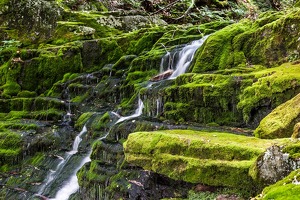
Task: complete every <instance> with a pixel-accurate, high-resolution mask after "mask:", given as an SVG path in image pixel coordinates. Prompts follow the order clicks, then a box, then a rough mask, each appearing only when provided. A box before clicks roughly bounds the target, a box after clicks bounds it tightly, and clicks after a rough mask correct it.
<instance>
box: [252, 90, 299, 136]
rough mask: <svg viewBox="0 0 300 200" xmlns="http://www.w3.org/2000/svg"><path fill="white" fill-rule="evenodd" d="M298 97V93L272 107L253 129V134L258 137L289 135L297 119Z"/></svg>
mask: <svg viewBox="0 0 300 200" xmlns="http://www.w3.org/2000/svg"><path fill="white" fill-rule="evenodd" d="M299 98H300V95H299V94H298V95H297V96H295V97H294V98H293V99H291V100H289V101H287V102H286V103H284V104H282V105H280V106H278V107H277V108H276V109H274V110H273V111H272V112H271V113H270V114H269V115H268V116H266V117H265V118H264V119H263V120H262V121H261V122H260V124H259V126H258V127H257V128H256V130H255V131H254V134H255V136H256V137H259V138H278V137H290V136H291V135H292V133H293V127H294V125H295V123H296V122H298V121H299ZM287 113H288V114H287Z"/></svg>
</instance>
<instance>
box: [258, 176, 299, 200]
mask: <svg viewBox="0 0 300 200" xmlns="http://www.w3.org/2000/svg"><path fill="white" fill-rule="evenodd" d="M299 176H300V172H299V170H295V171H293V172H291V173H290V175H288V176H287V177H285V178H284V179H282V180H280V181H278V182H277V183H275V184H273V185H270V186H268V187H266V188H265V189H264V190H263V191H262V193H261V194H260V195H258V196H257V197H256V198H255V199H257V200H271V199H276V200H294V199H299V198H300V195H299V192H298V191H299V188H300V186H299Z"/></svg>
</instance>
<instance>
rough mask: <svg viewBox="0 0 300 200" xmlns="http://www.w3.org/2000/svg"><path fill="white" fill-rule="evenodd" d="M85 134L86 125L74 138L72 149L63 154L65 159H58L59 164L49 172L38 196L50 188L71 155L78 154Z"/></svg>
mask: <svg viewBox="0 0 300 200" xmlns="http://www.w3.org/2000/svg"><path fill="white" fill-rule="evenodd" d="M86 132H87V128H86V125H84V126H83V128H82V130H81V131H80V133H79V134H78V135H77V136H76V138H75V140H74V142H73V149H72V150H71V151H69V152H67V153H66V154H65V158H63V157H59V159H60V162H59V163H58V164H57V166H56V168H55V170H50V172H49V174H48V175H47V178H46V180H47V181H46V182H45V183H44V184H42V186H41V188H40V189H39V191H38V194H39V195H40V194H42V193H43V192H45V190H46V189H47V188H49V187H51V185H52V183H53V181H54V180H55V179H56V177H57V176H58V175H59V174H60V173H61V172H62V170H63V168H64V166H65V165H66V164H67V163H68V161H69V160H70V158H71V157H72V155H74V154H76V153H77V152H78V147H79V144H80V142H81V141H82V139H81V136H82V135H83V134H85V133H86Z"/></svg>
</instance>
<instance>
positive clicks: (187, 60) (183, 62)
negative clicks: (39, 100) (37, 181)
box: [37, 36, 208, 200]
mask: <svg viewBox="0 0 300 200" xmlns="http://www.w3.org/2000/svg"><path fill="white" fill-rule="evenodd" d="M207 37H208V36H205V37H203V38H202V39H200V40H196V41H194V42H192V43H191V44H189V45H186V46H185V47H183V48H182V49H181V50H178V49H177V50H176V51H174V52H171V53H170V52H167V54H166V55H165V56H163V58H162V60H161V70H162V69H163V68H164V66H163V65H164V63H166V62H167V70H169V69H172V70H174V72H173V74H172V75H171V76H170V77H169V79H174V78H176V77H177V76H179V75H181V74H183V73H185V71H186V70H187V69H188V67H189V66H190V64H191V62H192V59H193V57H194V54H195V52H196V50H197V49H198V48H199V47H200V46H201V45H202V44H203V43H204V41H205V40H206V38H207ZM152 84H153V83H149V84H148V85H147V88H149V87H151V86H152ZM161 104H162V102H161V101H159V100H157V107H161ZM143 108H144V103H143V101H142V100H141V98H140V95H139V96H138V107H137V109H136V110H135V112H134V113H133V114H132V115H129V116H120V115H118V114H117V113H115V112H111V113H112V114H114V115H116V116H118V117H119V119H118V120H117V121H116V122H115V123H114V124H113V125H112V126H114V125H115V124H118V123H121V122H123V121H126V120H130V119H133V118H136V117H139V116H140V115H142V113H143ZM157 110H158V109H157ZM69 113H71V111H68V114H67V115H70V114H69ZM157 115H158V113H157ZM68 120H70V118H68ZM86 132H87V128H86V126H84V127H83V129H82V131H81V132H80V133H79V134H78V135H77V136H76V138H75V140H74V142H73V148H72V150H71V151H69V152H67V153H66V154H65V158H63V157H59V159H60V160H61V161H60V162H59V163H58V165H57V166H56V168H55V169H54V170H51V171H50V173H49V174H48V176H47V178H46V180H47V181H46V182H45V183H44V184H43V185H42V186H41V187H40V190H39V191H38V195H43V193H45V191H47V189H48V188H50V187H51V185H52V184H53V182H54V181H55V179H57V178H58V177H59V175H60V174H63V173H64V167H65V166H66V164H67V163H68V162H69V160H70V158H71V157H72V156H73V155H75V154H76V153H77V152H78V147H79V145H80V143H81V141H82V136H83V134H85V133H86ZM109 132H110V131H108V132H107V133H106V135H105V136H103V137H102V138H99V139H98V140H103V139H105V138H106V137H107V135H108V134H109ZM91 153H92V149H90V150H89V152H88V153H87V154H86V155H85V156H84V157H83V158H81V161H80V163H79V165H78V166H77V167H76V168H75V169H74V170H73V171H72V172H71V173H70V176H69V178H68V179H67V181H64V182H63V184H62V186H60V188H59V190H58V191H57V192H56V194H55V197H54V198H51V199H52V200H67V199H69V198H70V196H71V195H72V194H74V193H75V192H77V191H78V189H79V184H78V179H77V176H76V173H77V172H78V170H80V168H81V167H82V166H83V165H84V164H86V163H87V162H90V161H91V159H90V155H91ZM38 195H37V196H38Z"/></svg>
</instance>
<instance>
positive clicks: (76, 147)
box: [68, 125, 87, 155]
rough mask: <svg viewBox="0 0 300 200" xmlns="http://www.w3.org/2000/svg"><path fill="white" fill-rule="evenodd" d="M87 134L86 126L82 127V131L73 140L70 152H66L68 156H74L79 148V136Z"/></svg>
mask: <svg viewBox="0 0 300 200" xmlns="http://www.w3.org/2000/svg"><path fill="white" fill-rule="evenodd" d="M86 132H87V128H86V126H85V125H84V126H83V128H82V131H81V132H80V133H79V134H78V135H77V136H76V138H75V140H74V143H73V149H72V150H71V151H69V152H68V154H71V155H74V154H75V153H77V152H78V147H79V144H80V142H81V141H82V138H81V136H82V135H83V134H84V133H86Z"/></svg>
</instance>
